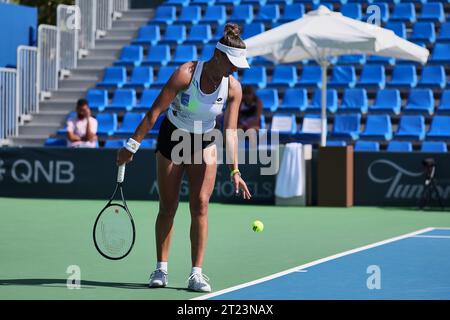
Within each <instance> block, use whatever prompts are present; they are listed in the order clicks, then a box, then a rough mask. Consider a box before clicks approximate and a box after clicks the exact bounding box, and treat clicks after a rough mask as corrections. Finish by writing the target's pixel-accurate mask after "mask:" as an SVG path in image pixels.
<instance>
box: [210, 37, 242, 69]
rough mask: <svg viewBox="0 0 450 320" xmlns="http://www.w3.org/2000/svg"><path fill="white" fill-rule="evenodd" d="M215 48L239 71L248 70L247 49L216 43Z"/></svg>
mask: <svg viewBox="0 0 450 320" xmlns="http://www.w3.org/2000/svg"><path fill="white" fill-rule="evenodd" d="M216 48H217V49H219V50H220V51H222V52H223V53H225V54H226V55H227V57H228V59H229V60H230V62H231V63H232V64H233V65H234V66H236V67H238V68H241V69H244V68H250V66H249V64H248V61H247V49H239V48H233V47H229V46H226V45H224V44H222V43H220V42H217V45H216Z"/></svg>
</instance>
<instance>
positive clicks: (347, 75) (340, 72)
mask: <svg viewBox="0 0 450 320" xmlns="http://www.w3.org/2000/svg"><path fill="white" fill-rule="evenodd" d="M328 84H329V86H330V87H345V88H353V87H354V86H355V84H356V71H355V67H354V66H334V67H333V70H332V73H331V80H330V81H329V83H328Z"/></svg>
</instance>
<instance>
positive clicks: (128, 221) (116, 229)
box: [93, 165, 136, 260]
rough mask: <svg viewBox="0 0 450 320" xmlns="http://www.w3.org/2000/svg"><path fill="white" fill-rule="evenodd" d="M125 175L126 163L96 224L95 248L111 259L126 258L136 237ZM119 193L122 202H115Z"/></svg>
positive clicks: (94, 233) (94, 232)
mask: <svg viewBox="0 0 450 320" xmlns="http://www.w3.org/2000/svg"><path fill="white" fill-rule="evenodd" d="M124 177H125V165H122V166H120V167H119V169H118V174H117V184H116V188H115V189H114V193H113V195H112V196H111V198H110V199H109V201H108V203H107V204H106V206H105V207H104V208H103V210H102V211H101V212H100V213H99V215H98V216H97V219H96V220H95V224H94V230H93V237H94V244H95V248H96V249H97V251H98V252H99V253H100V254H101V255H102V256H103V257H105V258H107V259H110V260H120V259H123V258H125V257H126V256H127V255H128V254H129V253H130V252H131V249H133V245H134V240H135V238H136V230H135V227H134V221H133V217H132V216H131V213H130V211H129V210H128V206H127V203H126V201H125V198H124V196H123V190H122V185H123V180H124ZM117 193H120V197H121V200H122V203H113V201H114V198H115V197H116V194H117Z"/></svg>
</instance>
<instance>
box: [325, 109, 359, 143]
mask: <svg viewBox="0 0 450 320" xmlns="http://www.w3.org/2000/svg"><path fill="white" fill-rule="evenodd" d="M360 131H361V114H360V113H349V114H337V115H336V116H335V117H334V125H333V131H332V132H331V134H332V136H333V137H334V138H343V139H351V140H357V139H358V138H359V133H360Z"/></svg>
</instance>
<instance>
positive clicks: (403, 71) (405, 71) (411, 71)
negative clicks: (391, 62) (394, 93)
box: [388, 64, 417, 88]
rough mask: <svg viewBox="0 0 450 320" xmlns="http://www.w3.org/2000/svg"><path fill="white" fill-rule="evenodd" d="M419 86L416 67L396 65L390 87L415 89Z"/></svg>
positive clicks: (389, 83)
mask: <svg viewBox="0 0 450 320" xmlns="http://www.w3.org/2000/svg"><path fill="white" fill-rule="evenodd" d="M416 85H417V71H416V66H415V65H412V64H404V65H403V64H401V65H396V66H395V67H394V70H393V71H392V78H391V81H389V82H388V86H389V87H406V88H414V87H415V86H416Z"/></svg>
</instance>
